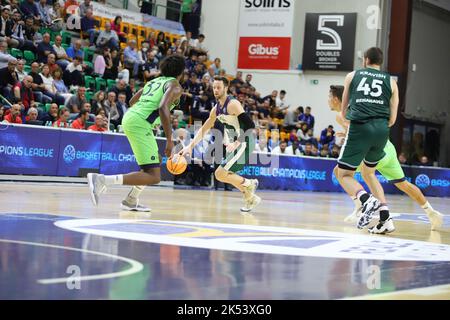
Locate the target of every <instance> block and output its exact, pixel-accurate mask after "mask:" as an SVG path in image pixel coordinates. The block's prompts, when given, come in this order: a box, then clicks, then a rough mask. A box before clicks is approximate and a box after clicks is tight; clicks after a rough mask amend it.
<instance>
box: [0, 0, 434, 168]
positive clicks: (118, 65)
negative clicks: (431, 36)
mask: <svg viewBox="0 0 450 320" xmlns="http://www.w3.org/2000/svg"><path fill="white" fill-rule="evenodd" d="M1 5H2V7H1V19H0V93H1V94H2V96H3V97H2V101H1V104H2V106H1V107H0V121H6V122H12V123H27V124H31V125H46V126H54V127H62V128H72V129H80V130H86V129H87V130H93V131H119V132H120V130H121V121H122V118H123V116H124V114H125V113H126V112H127V110H128V108H129V107H130V106H129V101H130V99H131V97H132V96H133V95H134V94H135V93H136V92H137V91H138V90H139V89H140V88H141V87H142V86H143V85H144V84H145V83H146V82H147V81H150V80H152V79H154V78H155V77H158V76H159V70H158V63H159V61H160V60H161V59H162V58H164V57H165V56H168V55H172V54H179V55H183V56H184V57H185V59H186V69H185V72H184V75H183V76H184V79H183V81H182V87H183V90H184V92H183V95H182V99H181V101H180V105H179V107H178V108H177V110H175V111H174V116H173V127H174V130H178V129H183V128H184V130H185V129H189V130H190V129H192V128H193V126H192V124H193V123H194V122H196V121H201V122H204V121H205V120H206V119H207V118H208V116H209V112H210V111H211V109H212V108H213V106H214V104H215V99H214V94H213V89H212V83H213V78H214V76H216V75H220V76H226V77H228V78H229V79H230V80H231V81H230V88H229V90H230V94H231V95H233V96H234V97H236V98H237V99H238V100H239V101H240V102H241V103H242V105H243V106H244V108H245V110H246V112H248V113H249V115H251V117H252V119H253V120H254V122H255V124H256V130H257V132H256V133H257V136H258V140H257V146H256V151H258V152H268V153H272V154H281V155H283V154H284V155H303V156H310V157H325V158H337V157H338V156H339V153H340V148H341V145H342V139H341V138H340V137H337V133H336V132H335V131H334V128H333V126H331V125H330V126H329V127H327V128H324V129H323V130H322V128H319V130H317V128H315V119H314V116H313V115H312V113H311V112H312V110H311V107H306V108H303V107H302V106H300V107H298V106H297V105H294V104H291V103H289V102H288V98H287V93H286V92H285V91H284V90H281V91H280V92H278V91H276V90H274V91H273V92H272V93H270V94H269V95H267V96H264V95H262V94H261V93H259V92H258V91H257V89H256V88H255V87H254V86H253V85H252V75H251V74H247V75H246V76H245V78H244V75H243V74H242V72H240V71H238V72H237V74H236V75H235V76H234V77H233V76H228V75H227V73H226V71H225V70H224V69H223V67H222V61H221V59H220V58H215V59H214V60H213V61H211V60H210V59H211V57H210V56H209V53H208V48H207V47H206V46H205V44H204V40H205V36H204V35H203V34H200V35H199V36H198V38H197V39H193V38H192V33H191V32H189V31H187V32H186V35H185V36H184V37H170V36H168V35H166V34H165V33H164V32H158V31H154V32H151V33H149V34H148V36H147V37H146V38H144V39H140V37H137V36H133V35H132V34H127V33H125V32H123V28H122V17H120V16H118V17H115V19H112V20H111V21H108V22H106V23H105V24H104V25H103V26H102V28H100V27H99V23H98V19H96V17H94V15H93V6H92V3H91V1H90V0H83V1H82V2H80V3H78V2H77V1H76V0H72V1H58V0H53V1H51V0H39V1H36V2H35V1H33V0H23V1H22V2H21V3H19V1H18V0H2V1H1ZM74 6H75V7H78V10H73V8H74ZM68 8H70V10H68ZM69 11H70V12H69ZM71 14H76V15H79V16H80V26H81V29H80V30H79V32H78V33H77V32H75V33H74V32H70V33H69V32H67V31H66V23H65V21H67V19H68V17H69V16H70V15H71ZM178 131H179V130H178ZM187 132H188V134H189V135H192V134H193V132H192V130H190V131H187ZM156 133H157V135H163V130H161V128H157V132H156ZM178 136H179V134H178ZM424 161H425V160H424Z"/></svg>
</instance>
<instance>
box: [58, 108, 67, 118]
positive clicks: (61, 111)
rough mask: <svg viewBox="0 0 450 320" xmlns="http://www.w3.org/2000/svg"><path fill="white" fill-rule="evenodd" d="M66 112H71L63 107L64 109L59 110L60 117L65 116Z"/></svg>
mask: <svg viewBox="0 0 450 320" xmlns="http://www.w3.org/2000/svg"><path fill="white" fill-rule="evenodd" d="M66 112H70V110H69V109H67V108H66V107H62V108H60V109H59V112H58V115H60V116H61V115H63V114H64V113H66Z"/></svg>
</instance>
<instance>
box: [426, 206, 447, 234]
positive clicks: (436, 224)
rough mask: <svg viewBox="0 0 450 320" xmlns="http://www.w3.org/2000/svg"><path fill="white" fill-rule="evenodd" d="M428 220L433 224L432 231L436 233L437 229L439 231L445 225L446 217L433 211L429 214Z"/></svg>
mask: <svg viewBox="0 0 450 320" xmlns="http://www.w3.org/2000/svg"><path fill="white" fill-rule="evenodd" d="M427 216H428V219H429V220H430V223H431V230H432V231H435V230H436V229H439V228H441V227H442V225H443V224H444V215H443V214H442V213H440V212H439V211H436V210H433V212H432V213H431V214H428V213H427Z"/></svg>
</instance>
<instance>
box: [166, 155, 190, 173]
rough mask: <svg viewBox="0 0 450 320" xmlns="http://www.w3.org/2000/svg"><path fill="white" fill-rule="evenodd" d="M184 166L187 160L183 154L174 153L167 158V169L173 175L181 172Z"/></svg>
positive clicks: (185, 166)
mask: <svg viewBox="0 0 450 320" xmlns="http://www.w3.org/2000/svg"><path fill="white" fill-rule="evenodd" d="M186 168H187V161H186V158H185V157H183V156H180V155H178V154H176V155H174V156H172V157H170V158H169V159H168V160H167V170H169V172H170V173H171V174H173V175H175V176H177V175H180V174H182V173H183V172H184V171H186Z"/></svg>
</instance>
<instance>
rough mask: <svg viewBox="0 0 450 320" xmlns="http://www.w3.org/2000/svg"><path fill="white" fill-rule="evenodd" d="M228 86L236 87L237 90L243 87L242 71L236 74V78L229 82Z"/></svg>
mask: <svg viewBox="0 0 450 320" xmlns="http://www.w3.org/2000/svg"><path fill="white" fill-rule="evenodd" d="M211 67H212V68H213V70H215V68H214V66H211ZM214 72H215V71H214ZM230 85H231V86H236V87H238V88H240V87H242V86H243V85H244V80H242V71H238V72H236V77H235V78H234V79H233V80H231V82H230Z"/></svg>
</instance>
